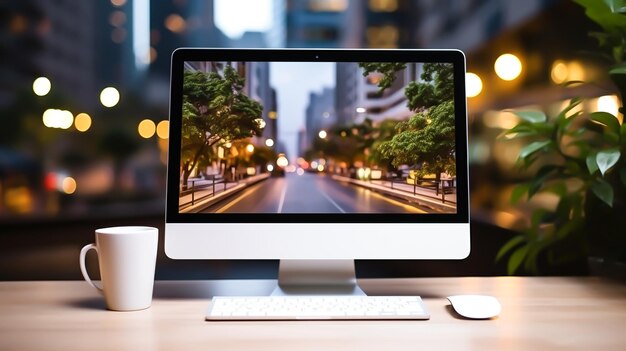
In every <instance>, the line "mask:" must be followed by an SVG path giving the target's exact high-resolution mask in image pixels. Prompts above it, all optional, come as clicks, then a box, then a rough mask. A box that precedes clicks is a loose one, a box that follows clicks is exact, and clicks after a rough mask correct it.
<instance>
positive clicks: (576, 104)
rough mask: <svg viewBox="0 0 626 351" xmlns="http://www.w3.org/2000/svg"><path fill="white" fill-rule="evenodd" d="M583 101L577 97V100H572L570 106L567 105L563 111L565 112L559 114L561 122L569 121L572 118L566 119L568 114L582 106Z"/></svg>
mask: <svg viewBox="0 0 626 351" xmlns="http://www.w3.org/2000/svg"><path fill="white" fill-rule="evenodd" d="M582 101H583V100H582V99H581V98H579V97H575V98H573V99H572V100H570V103H569V105H567V106H566V107H565V108H564V109H563V111H561V112H560V113H559V119H561V120H563V119H567V120H569V119H570V118H571V117H570V118H565V116H566V115H567V113H568V112H570V111H571V110H572V109H573V108H574V107H576V106H578V105H580V104H581V103H582ZM570 123H571V122H570Z"/></svg>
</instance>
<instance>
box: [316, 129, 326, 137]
mask: <svg viewBox="0 0 626 351" xmlns="http://www.w3.org/2000/svg"><path fill="white" fill-rule="evenodd" d="M317 136H319V137H320V139H326V137H327V136H328V133H326V131H325V130H320V132H319V133H317Z"/></svg>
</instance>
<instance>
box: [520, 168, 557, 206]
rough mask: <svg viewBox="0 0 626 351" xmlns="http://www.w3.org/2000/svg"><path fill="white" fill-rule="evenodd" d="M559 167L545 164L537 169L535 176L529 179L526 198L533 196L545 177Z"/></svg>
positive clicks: (544, 180)
mask: <svg viewBox="0 0 626 351" xmlns="http://www.w3.org/2000/svg"><path fill="white" fill-rule="evenodd" d="M558 169H559V167H558V166H555V165H545V166H543V167H541V168H539V170H538V171H537V173H536V174H535V177H534V178H533V179H532V180H531V182H530V184H529V187H528V198H529V199H530V198H531V197H533V196H534V195H535V194H536V193H537V192H538V191H539V190H540V189H541V187H543V186H544V185H545V183H546V179H548V177H550V175H551V174H552V173H553V172H554V171H556V170H558Z"/></svg>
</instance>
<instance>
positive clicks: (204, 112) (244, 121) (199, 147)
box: [181, 65, 263, 188]
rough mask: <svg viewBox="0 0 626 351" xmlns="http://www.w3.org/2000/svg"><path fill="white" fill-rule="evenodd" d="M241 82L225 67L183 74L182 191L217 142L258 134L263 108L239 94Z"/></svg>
mask: <svg viewBox="0 0 626 351" xmlns="http://www.w3.org/2000/svg"><path fill="white" fill-rule="evenodd" d="M244 85H245V79H244V78H242V77H240V76H239V74H238V72H237V71H236V70H235V69H234V68H232V67H231V66H229V65H227V66H226V67H225V68H224V72H223V74H222V75H220V74H219V73H217V72H209V73H204V72H195V71H185V74H184V80H183V114H182V138H181V143H182V144H181V170H182V174H183V188H186V186H187V180H188V179H189V175H190V174H191V172H192V170H193V169H194V168H195V167H196V165H198V162H200V161H201V160H205V161H207V160H209V159H211V157H215V156H214V155H213V146H214V145H216V144H218V143H226V142H233V141H236V140H239V139H245V138H249V137H252V136H255V135H261V133H262V132H263V128H261V124H260V121H261V120H260V118H261V113H262V112H263V106H262V105H261V104H260V103H258V102H257V101H254V100H253V99H251V98H249V97H248V96H247V95H245V94H244V93H243V88H244Z"/></svg>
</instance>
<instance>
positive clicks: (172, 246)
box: [165, 49, 470, 260]
mask: <svg viewBox="0 0 626 351" xmlns="http://www.w3.org/2000/svg"><path fill="white" fill-rule="evenodd" d="M394 52H395V53H401V54H402V55H404V56H407V55H409V56H410V55H412V54H415V55H417V56H418V57H427V58H428V60H430V61H431V62H438V61H437V57H438V56H441V57H445V58H446V60H449V58H450V57H451V56H452V57H454V59H455V60H456V61H455V62H454V63H455V64H462V70H463V72H465V56H464V54H463V53H462V52H461V51H459V50H356V49H355V50H298V49H272V50H266V49H178V50H176V51H175V52H174V53H173V54H172V86H171V88H170V120H172V117H173V115H174V113H175V111H172V107H171V106H172V98H173V96H174V95H173V94H179V93H180V92H179V91H178V90H179V89H178V88H177V87H175V86H174V82H175V81H177V79H176V77H175V75H176V74H177V72H176V69H177V67H176V65H180V63H181V62H184V61H185V60H189V59H190V58H192V60H198V58H204V60H206V61H211V60H215V59H214V57H216V55H217V56H220V55H221V56H222V57H223V56H224V55H226V56H232V57H237V56H241V57H242V59H239V60H238V61H254V59H253V58H257V59H256V60H257V61H271V60H272V59H271V58H275V59H279V58H280V59H279V60H282V61H285V57H290V56H293V55H296V56H297V57H298V58H299V60H300V61H302V57H310V58H311V59H310V60H311V61H315V60H319V59H320V58H321V59H322V60H324V58H327V57H337V56H338V55H341V54H342V53H346V54H347V55H352V56H354V55H355V54H356V55H364V56H366V55H371V54H375V53H378V54H380V55H383V56H384V55H389V54H391V55H392V56H393V54H394ZM424 55H425V56H424ZM251 58H252V59H251ZM233 61H236V60H233ZM415 62H421V61H419V60H416V61H415ZM442 62H447V61H442ZM455 90H456V91H457V94H455V100H458V99H459V93H458V92H459V91H460V90H462V101H461V102H462V105H463V109H462V111H458V109H457V111H456V112H457V114H456V117H457V118H459V117H460V116H463V117H464V118H465V121H467V103H466V97H465V77H464V75H463V77H458V78H457V77H456V76H455ZM173 112H174V113H173ZM172 125H173V123H170V128H171V127H172ZM464 125H465V128H464V130H458V132H459V133H464V138H462V139H463V140H464V141H465V145H463V146H462V148H461V149H462V150H463V152H465V153H466V152H467V123H466V122H465V124H464ZM175 132H176V131H171V132H170V136H171V135H172V133H175ZM171 140H172V139H171V138H170V150H173V149H172V141H171ZM458 156H459V155H457V157H458ZM464 156H465V157H462V158H461V159H462V160H463V161H464V162H463V163H464V166H465V170H464V171H462V172H461V173H463V174H465V175H467V174H468V169H467V155H466V154H465V155H464ZM170 157H171V155H170ZM170 166H171V165H170ZM174 168H175V167H168V192H167V195H166V198H167V200H166V201H167V202H166V223H165V253H166V255H167V256H168V257H170V258H172V259H385V260H389V259H393V260H396V259H398V260H407V259H464V258H466V257H467V256H468V255H469V253H470V224H469V190H468V179H467V176H465V177H462V178H464V179H462V178H457V184H458V183H461V187H460V188H461V189H465V190H466V191H461V192H460V193H459V194H457V197H459V198H460V201H459V207H458V208H457V216H456V217H455V219H454V220H453V221H448V222H437V221H436V220H433V219H432V218H431V219H430V220H429V221H427V222H416V223H389V221H384V222H378V223H371V222H367V223H364V222H354V221H350V223H341V222H338V221H337V220H336V219H335V220H333V222H332V223H319V222H316V223H313V222H306V221H304V222H301V223H295V222H294V221H293V220H290V221H289V222H280V223H279V222H276V223H267V221H264V223H260V222H253V221H245V222H209V221H206V222H204V223H200V222H199V221H197V220H189V221H185V220H181V219H180V218H179V217H178V216H177V214H175V213H174V212H173V209H174V208H177V206H178V194H177V193H176V194H175V196H174V194H172V191H171V190H172V189H175V188H176V187H174V186H172V185H171V184H169V182H170V181H176V180H178V178H179V177H178V175H175V176H172V174H170V173H172V172H171V171H172V170H173V169H174ZM190 215H192V216H193V214H190ZM242 215H245V214H242ZM417 216H424V215H417ZM318 217H319V216H318ZM247 228H250V230H247Z"/></svg>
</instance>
